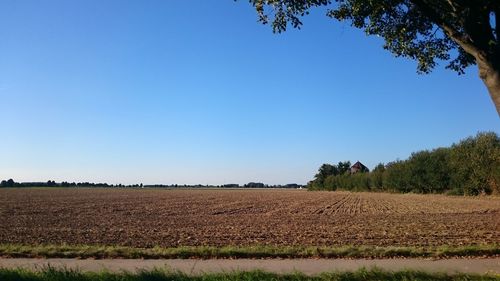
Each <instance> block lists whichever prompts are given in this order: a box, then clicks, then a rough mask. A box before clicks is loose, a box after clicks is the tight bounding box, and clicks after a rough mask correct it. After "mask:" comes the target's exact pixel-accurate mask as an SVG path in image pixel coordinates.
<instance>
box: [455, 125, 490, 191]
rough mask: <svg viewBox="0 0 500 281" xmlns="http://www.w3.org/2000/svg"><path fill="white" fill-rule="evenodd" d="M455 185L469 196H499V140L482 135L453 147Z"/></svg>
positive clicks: (487, 134)
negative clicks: (493, 194)
mask: <svg viewBox="0 0 500 281" xmlns="http://www.w3.org/2000/svg"><path fill="white" fill-rule="evenodd" d="M450 163H451V169H452V170H453V174H452V177H451V180H452V185H453V186H455V187H456V188H457V189H458V190H462V191H463V193H465V194H467V195H477V194H482V193H485V194H490V193H496V194H500V138H499V137H498V136H497V135H496V134H495V133H480V134H478V135H477V136H476V137H475V138H467V139H465V140H463V141H461V142H460V143H458V144H455V145H453V146H452V150H451V161H450Z"/></svg>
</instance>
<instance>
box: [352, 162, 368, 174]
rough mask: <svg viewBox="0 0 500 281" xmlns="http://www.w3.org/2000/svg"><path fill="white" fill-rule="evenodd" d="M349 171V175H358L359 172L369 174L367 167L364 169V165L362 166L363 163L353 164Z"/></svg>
mask: <svg viewBox="0 0 500 281" xmlns="http://www.w3.org/2000/svg"><path fill="white" fill-rule="evenodd" d="M349 171H350V172H351V174H355V173H359V172H361V173H366V172H369V171H370V169H368V167H366V166H365V165H363V163H361V162H359V161H358V162H356V163H354V165H352V166H351V168H350V169H349Z"/></svg>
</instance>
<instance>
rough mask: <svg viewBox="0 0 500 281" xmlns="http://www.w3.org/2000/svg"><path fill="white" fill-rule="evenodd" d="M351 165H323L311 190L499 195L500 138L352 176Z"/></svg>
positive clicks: (482, 138) (467, 142)
mask: <svg viewBox="0 0 500 281" xmlns="http://www.w3.org/2000/svg"><path fill="white" fill-rule="evenodd" d="M349 166H350V162H349V161H346V162H339V163H338V164H337V165H331V164H323V165H322V166H321V167H320V168H319V170H318V173H317V174H316V175H315V177H314V180H312V181H310V182H309V183H308V185H307V186H308V189H310V190H351V191H388V192H400V193H408V192H413V193H446V194H450V195H479V194H500V138H499V136H498V135H497V134H496V133H493V132H484V133H478V134H477V135H476V136H474V137H469V138H466V139H464V140H462V141H460V142H458V143H455V144H453V145H451V146H450V147H442V148H437V149H433V150H423V151H418V152H414V153H412V154H411V155H410V157H409V158H408V159H406V160H396V161H393V162H389V163H387V164H383V163H380V164H378V165H377V166H376V167H375V168H374V169H373V170H372V171H368V170H366V171H360V172H356V173H351V171H350V169H349V168H348V167H349Z"/></svg>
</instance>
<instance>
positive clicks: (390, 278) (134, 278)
mask: <svg viewBox="0 0 500 281" xmlns="http://www.w3.org/2000/svg"><path fill="white" fill-rule="evenodd" d="M0 280H2V281H14V280H15V281H65V280H73V281H146V280H152V281H163V280H165V281H167V280H169V281H174V280H182V281H191V280H193V281H194V280H196V281H198V280H199V281H215V280H224V281H230V280H241V281H243V280H260V281H266V280H275V281H278V280H290V281H292V280H293V281H302V280H318V281H326V280H338V281H340V280H345V281H358V280H359V281H361V280H387V281H397V280H401V281H417V280H418V281H420V280H421V281H424V280H425V281H428V280H435V281H445V280H446V281H455V280H456V281H465V280H469V281H475V280H484V281H486V280H488V281H489V280H497V281H498V280H500V275H476V274H452V275H450V274H444V273H425V272H420V271H397V272H390V271H383V270H379V269H371V270H366V269H361V270H358V271H354V272H331V273H323V274H320V275H315V276H306V275H304V274H302V273H292V274H275V273H267V272H263V271H248V272H225V273H205V274H201V275H186V274H184V273H180V272H172V271H166V270H161V269H155V270H151V271H139V272H137V273H130V272H120V273H112V272H105V271H103V272H81V271H78V270H70V269H55V268H51V267H47V268H44V269H42V270H39V271H29V270H25V269H0Z"/></svg>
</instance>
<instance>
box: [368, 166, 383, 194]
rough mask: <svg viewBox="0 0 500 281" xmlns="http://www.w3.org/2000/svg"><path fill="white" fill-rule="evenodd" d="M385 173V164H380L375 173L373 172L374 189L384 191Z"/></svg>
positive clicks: (374, 169)
mask: <svg viewBox="0 0 500 281" xmlns="http://www.w3.org/2000/svg"><path fill="white" fill-rule="evenodd" d="M384 172H385V166H384V164H383V163H379V164H378V165H377V166H375V168H373V171H372V172H371V179H372V180H371V184H372V188H376V189H382V188H383V187H384Z"/></svg>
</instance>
